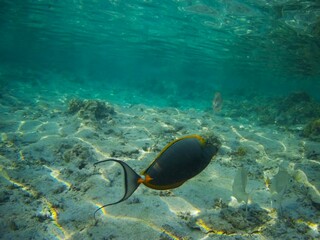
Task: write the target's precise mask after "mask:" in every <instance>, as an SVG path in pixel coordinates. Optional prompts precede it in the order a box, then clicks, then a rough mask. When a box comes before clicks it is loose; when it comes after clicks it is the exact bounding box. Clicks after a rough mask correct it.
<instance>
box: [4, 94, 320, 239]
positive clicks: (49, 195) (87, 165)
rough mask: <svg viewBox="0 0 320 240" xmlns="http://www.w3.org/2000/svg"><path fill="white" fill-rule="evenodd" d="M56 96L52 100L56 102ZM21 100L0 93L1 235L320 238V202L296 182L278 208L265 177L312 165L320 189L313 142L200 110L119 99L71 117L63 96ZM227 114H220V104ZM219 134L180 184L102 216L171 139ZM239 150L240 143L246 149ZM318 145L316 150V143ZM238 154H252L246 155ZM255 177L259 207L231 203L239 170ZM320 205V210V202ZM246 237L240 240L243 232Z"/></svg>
mask: <svg viewBox="0 0 320 240" xmlns="http://www.w3.org/2000/svg"><path fill="white" fill-rule="evenodd" d="M48 99H50V98H49V97H48ZM48 99H46V98H41V97H40V98H39V99H38V100H37V101H35V102H33V103H32V101H31V102H24V101H22V100H21V99H18V98H16V97H14V96H12V95H11V94H10V93H7V94H3V96H2V99H1V105H0V112H1V123H0V129H1V142H0V147H1V148H0V151H1V154H0V183H1V190H0V215H1V220H0V238H2V239H210V238H214V239H215V238H217V239H220V238H221V239H225V238H235V237H236V236H239V237H243V238H245V239H272V238H274V239H275V238H277V239H279V238H285V239H292V238H293V236H295V237H296V238H299V239H304V238H307V239H312V238H319V237H320V235H319V225H318V223H319V222H320V214H319V205H317V204H315V203H314V202H313V201H312V199H311V198H310V195H308V189H307V188H306V187H305V186H303V185H302V184H301V183H298V182H297V181H295V179H294V178H292V180H291V181H290V184H289V186H288V188H287V190H286V192H285V193H284V196H283V199H282V203H281V214H282V215H281V216H279V215H280V210H279V209H280V207H279V206H278V207H277V209H273V208H272V206H271V194H270V192H269V191H268V189H267V188H266V185H265V179H266V177H267V176H268V177H270V178H272V177H273V176H274V175H275V174H276V173H277V172H278V170H279V166H280V165H281V166H284V167H286V168H287V169H288V171H289V173H291V174H292V172H293V171H294V170H293V169H301V170H303V171H304V172H305V173H306V175H307V176H308V179H309V181H310V183H311V184H312V185H313V186H314V187H315V188H316V189H319V188H320V178H319V170H320V162H319V160H316V159H307V158H306V154H307V153H306V151H309V152H310V151H312V149H315V151H319V149H320V144H319V143H310V142H308V141H306V140H305V139H302V138H300V137H298V136H297V135H295V134H293V133H291V132H286V131H282V130H279V129H278V128H276V127H275V126H266V127H263V126H258V125H256V124H255V123H252V122H248V121H247V120H246V119H228V118H225V117H222V116H220V115H219V114H216V113H214V112H213V111H208V112H203V111H198V110H194V109H190V110H184V111H181V110H178V109H175V108H152V107H147V106H144V105H133V106H129V105H127V106H117V105H113V106H114V107H115V111H116V114H115V115H112V117H111V118H110V119H108V120H97V121H96V120H92V119H91V120H90V119H89V120H84V119H82V118H81V117H79V114H75V115H72V114H67V107H68V103H67V100H66V98H65V97H61V98H60V99H59V100H57V101H54V102H53V101H50V100H48ZM222 111H223V110H222ZM208 131H213V132H214V133H215V134H216V135H217V136H219V137H220V139H221V141H222V144H223V145H222V147H221V150H220V152H219V153H218V155H217V156H216V158H215V159H214V160H212V163H211V164H210V165H209V166H208V167H207V168H206V169H205V170H204V171H203V172H202V173H201V174H199V175H198V176H196V177H194V178H193V179H191V180H189V181H187V182H186V183H185V184H184V185H183V186H181V187H179V188H177V189H174V190H172V191H157V190H152V189H148V188H146V187H145V186H140V187H139V188H138V190H137V191H136V192H135V193H134V194H133V196H131V197H130V198H129V199H128V200H126V201H125V202H122V203H120V204H118V205H114V206H109V207H108V208H106V209H104V210H103V211H100V212H98V214H97V218H98V222H97V224H95V221H94V219H93V213H94V211H95V210H96V209H97V208H98V206H101V205H102V204H107V203H111V202H113V201H117V200H119V199H120V198H121V196H122V195H123V191H124V189H123V186H122V183H123V173H122V171H121V167H120V166H118V165H117V164H113V163H105V164H101V165H98V166H97V168H96V169H95V168H94V167H93V163H95V162H96V161H98V160H103V159H105V158H108V157H111V156H112V157H114V158H118V159H122V160H124V161H126V162H127V163H128V164H129V165H130V166H131V167H132V168H133V169H135V170H136V171H137V172H138V173H139V172H140V171H142V170H143V169H145V168H146V167H147V166H148V164H149V163H150V162H151V161H152V160H153V158H154V157H155V156H156V155H157V153H158V152H159V151H161V149H162V148H163V147H164V146H165V145H166V144H167V143H168V142H170V141H172V140H174V139H176V138H179V137H181V136H184V135H189V134H200V135H201V134H204V133H206V132H208ZM239 147H240V148H239ZM310 148H311V150H310ZM241 150H242V151H243V152H242V153H241ZM240 166H244V167H245V168H246V169H247V170H248V172H249V175H248V186H247V192H249V193H250V196H251V203H250V204H249V206H248V213H247V217H246V213H245V206H244V203H242V204H239V203H237V202H236V201H235V199H232V197H231V196H232V183H233V178H234V175H235V172H236V171H237V169H238V168H239V167H240ZM316 207H318V208H316ZM239 239H241V238H239Z"/></svg>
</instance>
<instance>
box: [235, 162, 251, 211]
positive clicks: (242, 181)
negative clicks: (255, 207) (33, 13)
mask: <svg viewBox="0 0 320 240" xmlns="http://www.w3.org/2000/svg"><path fill="white" fill-rule="evenodd" d="M247 181H248V171H247V170H246V169H245V168H243V167H241V168H239V169H238V171H237V172H236V175H235V177H234V180H233V184H232V194H233V196H234V197H235V198H236V199H237V201H238V202H242V201H243V202H245V204H246V215H247V213H248V202H249V193H247V192H246V187H247Z"/></svg>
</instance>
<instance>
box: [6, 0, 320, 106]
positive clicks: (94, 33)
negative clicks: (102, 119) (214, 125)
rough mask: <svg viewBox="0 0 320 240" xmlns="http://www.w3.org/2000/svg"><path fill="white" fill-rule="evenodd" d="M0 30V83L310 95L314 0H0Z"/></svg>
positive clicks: (144, 99)
mask: <svg viewBox="0 0 320 240" xmlns="http://www.w3.org/2000/svg"><path fill="white" fill-rule="evenodd" d="M0 30H1V33H2V34H1V39H0V67H1V72H2V75H1V79H0V81H1V85H6V84H8V82H11V83H13V82H17V81H21V82H37V83H38V84H40V85H41V87H43V88H46V87H47V88H48V89H49V90H50V88H51V89H52V85H54V84H55V83H56V85H57V86H58V88H59V87H60V86H61V84H62V85H64V87H63V88H62V89H60V88H59V90H64V91H65V92H72V93H74V91H75V89H79V88H81V87H82V88H84V89H90V91H88V92H89V93H87V94H89V95H90V94H92V96H89V97H96V96H99V97H100V98H104V99H108V98H111V99H112V96H111V95H112V94H110V92H113V93H114V92H116V93H115V94H116V95H117V96H118V97H117V100H118V101H120V102H121V99H122V97H121V96H122V95H121V94H122V93H123V92H125V93H128V92H131V93H132V94H133V95H135V96H138V98H137V100H134V99H132V101H135V102H141V103H150V102H151V103H153V104H155V105H157V104H159V105H163V104H164V105H170V104H172V102H174V101H178V100H179V101H180V104H179V106H183V105H184V104H183V103H187V102H189V103H188V104H187V105H190V104H191V105H193V106H198V105H205V104H206V103H208V102H211V100H212V98H213V94H214V92H215V91H220V92H223V94H224V96H226V95H227V94H230V95H232V96H236V94H238V93H239V92H241V94H242V95H243V94H244V93H250V94H252V93H257V94H265V95H277V94H281V95H285V94H288V93H290V92H292V91H297V90H298V91H307V92H308V93H309V94H310V95H312V96H313V97H316V98H318V97H319V94H318V93H319V91H320V3H319V1H298V0H297V1H264V0H259V1H253V0H242V1H240V0H239V1H234V0H219V1H210V0H202V1H201V0H185V1H182V0H164V1H152V0H149V1H148V0H136V1H117V0H110V1H102V0H100V1H99V0H96V1H89V0H88V1H86V0H84V1H81V0H75V1H59V0H48V1H36V0H34V1H31V0H23V1H9V0H2V1H1V7H0ZM8 72H10V74H9V73H8ZM15 72H16V74H15ZM48 75H50V76H48ZM59 80H60V81H62V82H59ZM13 84H14V83H13ZM83 97H88V96H83ZM168 98H169V99H170V100H169V101H167V99H168ZM190 102H191V103H190ZM209 105H210V104H209Z"/></svg>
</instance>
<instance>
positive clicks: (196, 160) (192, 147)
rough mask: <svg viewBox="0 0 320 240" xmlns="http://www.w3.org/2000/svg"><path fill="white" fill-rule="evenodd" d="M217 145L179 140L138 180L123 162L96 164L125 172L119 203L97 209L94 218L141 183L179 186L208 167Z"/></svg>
mask: <svg viewBox="0 0 320 240" xmlns="http://www.w3.org/2000/svg"><path fill="white" fill-rule="evenodd" d="M220 145H221V144H220V141H219V140H218V138H217V137H216V136H214V135H210V136H207V137H205V138H204V137H201V136H199V135H190V136H185V137H182V138H179V139H177V140H175V141H173V142H171V143H169V144H168V145H167V146H165V148H164V149H163V150H162V151H161V152H160V153H159V155H158V156H157V157H156V158H155V159H154V161H153V162H152V163H151V164H150V165H149V167H147V168H146V170H144V171H143V172H142V173H141V176H140V175H138V174H137V173H136V172H135V171H134V170H133V169H132V168H131V167H129V166H128V165H127V164H126V163H125V162H123V161H120V160H117V159H106V160H102V161H99V162H97V163H95V164H94V165H97V164H100V163H104V162H109V161H113V162H117V163H119V164H120V165H121V166H122V168H123V170H124V178H125V181H124V182H125V193H124V196H123V197H122V198H121V199H120V200H119V201H117V202H114V203H109V204H106V205H104V206H102V207H100V208H98V209H97V210H96V211H95V212H94V217H95V214H96V213H97V211H99V210H100V209H101V208H104V207H107V206H110V205H114V204H117V203H120V202H122V201H124V200H126V199H127V198H129V197H130V196H131V195H132V194H133V192H134V191H135V190H136V189H137V188H138V186H139V185H140V184H141V183H143V184H144V185H145V186H147V187H149V188H153V189H158V190H166V189H173V188H177V187H179V186H181V185H182V184H183V183H184V182H185V181H187V180H188V179H190V178H193V177H194V176H196V175H197V174H199V173H200V172H201V171H202V170H203V169H205V168H206V167H207V166H208V164H209V163H210V161H211V159H212V157H213V156H214V155H216V153H217V152H218V150H219V148H220Z"/></svg>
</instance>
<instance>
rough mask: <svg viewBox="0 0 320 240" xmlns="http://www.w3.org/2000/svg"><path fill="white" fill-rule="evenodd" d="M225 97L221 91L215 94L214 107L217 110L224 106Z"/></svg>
mask: <svg viewBox="0 0 320 240" xmlns="http://www.w3.org/2000/svg"><path fill="white" fill-rule="evenodd" d="M222 103H223V99H222V96H221V93H220V92H216V93H215V94H214V98H213V101H212V107H213V110H214V111H215V112H220V111H221V108H222Z"/></svg>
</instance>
